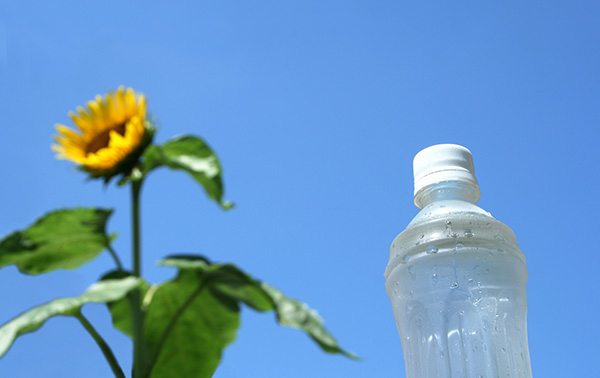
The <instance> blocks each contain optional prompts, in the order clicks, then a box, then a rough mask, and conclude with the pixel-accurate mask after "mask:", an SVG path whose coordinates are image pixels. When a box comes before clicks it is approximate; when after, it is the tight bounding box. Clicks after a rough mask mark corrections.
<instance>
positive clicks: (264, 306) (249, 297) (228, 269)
mask: <svg viewBox="0 0 600 378" xmlns="http://www.w3.org/2000/svg"><path fill="white" fill-rule="evenodd" d="M159 264H160V265H163V266H171V267H176V268H179V269H180V270H181V271H185V270H191V271H196V272H198V274H199V277H201V278H202V279H203V280H205V281H206V282H207V283H208V284H207V286H209V287H210V289H211V290H212V291H213V292H216V293H219V294H220V295H222V296H225V297H228V298H231V299H232V300H235V301H240V302H243V303H245V304H246V305H248V306H250V307H252V308H253V309H255V310H258V311H270V310H272V311H274V312H275V314H276V316H277V320H278V322H279V323H280V324H282V325H285V326H289V327H293V328H296V329H299V330H301V331H304V332H306V333H307V334H308V335H309V336H310V337H311V338H312V339H313V340H314V341H315V342H316V343H317V344H318V345H319V346H320V347H321V348H322V349H323V350H324V351H326V352H329V353H340V354H343V355H345V356H347V357H350V358H353V359H356V356H355V355H354V354H352V353H349V352H346V351H345V350H343V349H342V348H341V347H340V346H339V345H338V343H337V342H336V340H335V339H334V337H333V336H332V335H331V334H330V333H329V332H328V331H327V330H326V329H325V327H324V325H323V320H322V319H321V318H320V317H319V315H318V314H317V313H316V312H315V311H314V310H312V309H310V308H309V307H308V306H307V305H306V304H304V303H302V302H300V301H298V300H295V299H291V298H288V297H286V296H285V295H284V294H283V293H282V292H281V291H279V290H277V289H275V288H274V287H272V286H270V285H268V284H266V283H264V282H260V281H258V280H255V279H253V278H252V277H251V276H249V275H248V274H246V273H244V272H243V271H241V270H240V269H238V268H237V267H235V266H234V265H231V264H211V263H210V262H208V260H206V259H205V258H203V257H200V256H185V255H179V256H171V257H169V258H166V259H164V260H161V261H160V262H159Z"/></svg>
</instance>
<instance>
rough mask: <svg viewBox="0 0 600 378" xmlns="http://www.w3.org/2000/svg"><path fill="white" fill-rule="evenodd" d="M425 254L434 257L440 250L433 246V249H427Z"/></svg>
mask: <svg viewBox="0 0 600 378" xmlns="http://www.w3.org/2000/svg"><path fill="white" fill-rule="evenodd" d="M425 252H427V253H428V254H430V255H432V254H434V253H437V252H438V248H437V247H436V246H434V245H432V246H431V247H429V248H427V250H426V251H425Z"/></svg>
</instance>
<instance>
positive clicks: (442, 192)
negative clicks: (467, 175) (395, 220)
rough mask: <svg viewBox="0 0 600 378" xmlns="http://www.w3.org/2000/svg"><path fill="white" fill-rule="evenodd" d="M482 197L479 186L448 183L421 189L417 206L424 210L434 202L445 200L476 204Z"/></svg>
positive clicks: (416, 202) (417, 196) (416, 199)
mask: <svg viewBox="0 0 600 378" xmlns="http://www.w3.org/2000/svg"><path fill="white" fill-rule="evenodd" d="M480 196H481V194H480V192H479V186H472V185H469V184H466V183H464V182H454V181H447V182H440V183H435V184H432V185H428V186H426V187H424V188H423V189H421V190H420V191H419V192H418V193H417V194H416V195H415V205H416V206H417V207H418V208H419V209H422V208H424V207H425V206H427V205H429V204H430V203H432V202H436V201H443V200H459V201H466V202H469V203H472V204H475V203H477V201H479V197H480Z"/></svg>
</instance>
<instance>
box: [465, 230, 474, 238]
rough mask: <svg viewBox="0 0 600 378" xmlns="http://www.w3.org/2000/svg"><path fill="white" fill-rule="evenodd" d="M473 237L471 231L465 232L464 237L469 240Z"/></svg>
mask: <svg viewBox="0 0 600 378" xmlns="http://www.w3.org/2000/svg"><path fill="white" fill-rule="evenodd" d="M473 235H474V234H473V231H471V230H465V236H466V237H468V238H471V237H473Z"/></svg>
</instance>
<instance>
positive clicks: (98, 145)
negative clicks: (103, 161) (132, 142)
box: [85, 123, 125, 155]
mask: <svg viewBox="0 0 600 378" xmlns="http://www.w3.org/2000/svg"><path fill="white" fill-rule="evenodd" d="M113 130H114V131H116V132H117V133H119V134H121V135H125V124H124V123H123V124H121V125H118V126H116V127H114V128H112V129H108V130H104V131H103V132H101V133H100V134H98V135H96V136H95V137H94V139H92V141H91V142H90V143H89V144H88V145H87V147H86V148H85V154H86V155H89V154H93V153H96V152H97V151H98V150H100V149H102V148H106V147H108V143H109V142H110V132H111V131H113Z"/></svg>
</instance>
